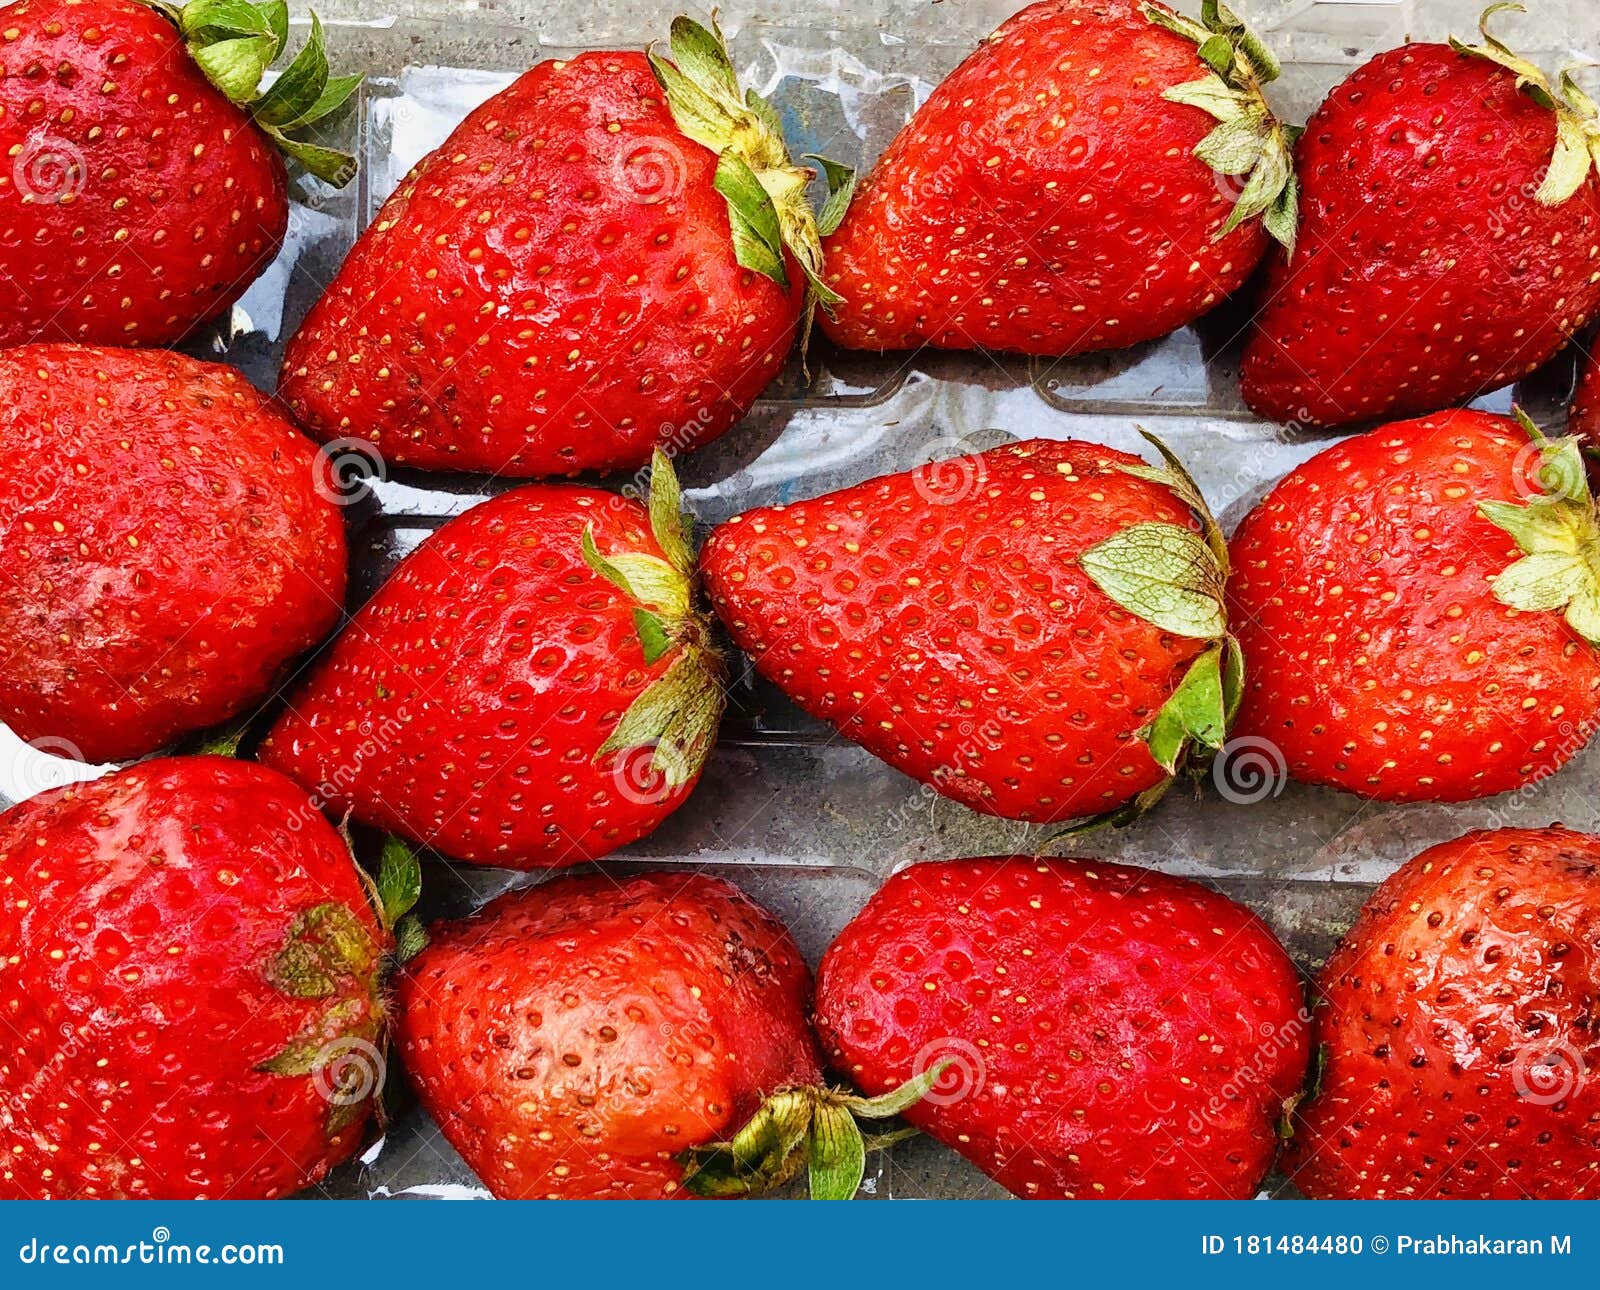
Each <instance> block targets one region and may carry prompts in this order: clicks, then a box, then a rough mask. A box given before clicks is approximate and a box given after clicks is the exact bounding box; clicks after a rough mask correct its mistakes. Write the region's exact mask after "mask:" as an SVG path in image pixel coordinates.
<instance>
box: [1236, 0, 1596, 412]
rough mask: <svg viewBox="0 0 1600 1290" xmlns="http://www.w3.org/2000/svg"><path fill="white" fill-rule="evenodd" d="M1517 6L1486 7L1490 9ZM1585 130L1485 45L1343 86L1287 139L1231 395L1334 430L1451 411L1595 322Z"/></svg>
mask: <svg viewBox="0 0 1600 1290" xmlns="http://www.w3.org/2000/svg"><path fill="white" fill-rule="evenodd" d="M1516 7H1518V6H1514V5H1505V4H1496V5H1494V6H1492V7H1491V8H1490V9H1488V10H1487V11H1486V12H1485V14H1484V20H1485V22H1486V21H1487V19H1488V18H1489V16H1490V15H1492V14H1493V13H1495V12H1496V11H1497V10H1500V9H1506V8H1516ZM1594 157H1600V118H1597V114H1596V110H1595V105H1594V103H1593V102H1592V101H1591V100H1589V99H1588V98H1587V97H1586V96H1585V95H1584V94H1583V93H1582V92H1581V91H1580V90H1579V89H1578V87H1577V85H1576V84H1575V83H1574V82H1573V81H1572V80H1571V78H1570V77H1569V76H1563V78H1562V80H1561V85H1560V88H1559V89H1558V88H1556V87H1555V86H1552V85H1551V83H1550V81H1549V80H1548V79H1547V78H1546V77H1545V75H1544V73H1542V72H1541V71H1540V70H1539V69H1538V68H1537V67H1534V66H1533V65H1532V64H1530V63H1528V62H1526V61H1524V60H1523V59H1520V58H1518V57H1517V56H1516V55H1515V54H1513V53H1512V52H1511V51H1510V50H1509V49H1508V48H1507V47H1506V46H1505V45H1504V44H1502V43H1501V42H1500V41H1499V40H1497V39H1496V38H1495V37H1493V36H1491V35H1490V34H1489V32H1488V30H1487V27H1486V26H1485V28H1484V31H1483V44H1482V45H1478V46H1469V45H1464V44H1462V43H1461V42H1459V41H1452V42H1451V44H1450V45H1427V44H1420V45H1406V46H1404V47H1403V48H1401V49H1395V50H1390V51H1389V52H1388V53H1384V54H1380V55H1378V57H1376V58H1374V59H1373V60H1372V61H1371V62H1369V63H1367V64H1366V65H1365V66H1363V67H1361V68H1358V69H1357V70H1356V71H1355V72H1353V73H1352V74H1351V75H1350V76H1349V78H1348V79H1346V80H1345V81H1344V82H1343V84H1341V85H1340V86H1338V88H1336V89H1335V90H1334V91H1333V93H1332V94H1331V95H1330V96H1329V97H1328V99H1327V101H1326V102H1324V103H1323V104H1322V106H1321V107H1320V108H1318V110H1317V112H1316V113H1315V115H1313V116H1312V118H1311V121H1310V122H1309V123H1308V124H1307V126H1306V129H1305V133H1304V135H1303V137H1302V139H1301V141H1300V145H1299V152H1298V158H1297V166H1298V170H1299V176H1300V236H1299V242H1298V247H1297V250H1296V252H1295V254H1294V256H1293V258H1290V257H1288V256H1279V257H1277V258H1276V259H1275V261H1274V262H1273V265H1272V269H1271V273H1270V275H1269V281H1268V285H1267V293H1266V298H1265V304H1264V305H1263V307H1262V308H1261V310H1260V311H1259V313H1258V315H1257V318H1256V323H1255V327H1254V330H1253V332H1252V335H1251V337H1250V340H1249V342H1248V345H1247V347H1246V349H1245V354H1244V364H1243V379H1244V397H1245V401H1246V402H1247V403H1248V404H1249V405H1250V406H1251V407H1252V408H1253V409H1255V410H1256V411H1257V412H1259V413H1260V414H1261V415H1263V416H1266V417H1270V418H1272V419H1273V420H1276V421H1284V422H1296V423H1299V424H1307V425H1318V426H1340V425H1347V424H1349V423H1351V422H1357V421H1373V420H1379V419H1382V418H1385V417H1401V416H1408V415H1417V414H1419V413H1425V412H1430V411H1433V410H1434V409H1436V408H1440V407H1444V406H1446V405H1449V404H1452V403H1459V402H1464V401H1465V400H1467V399H1470V398H1472V397H1473V396H1475V395H1477V394H1480V393H1482V392H1484V391H1487V390H1491V389H1494V388H1496V387H1498V386H1501V385H1505V384H1507V383H1509V382H1511V381H1515V380H1517V379H1518V378H1520V377H1522V376H1524V375H1526V374H1527V373H1529V372H1531V371H1533V370H1534V369H1535V368H1536V367H1538V366H1539V365H1540V364H1542V363H1544V362H1546V361H1547V360H1548V359H1550V358H1551V357H1552V356H1554V355H1555V353H1556V352H1557V351H1558V350H1559V349H1561V347H1562V346H1563V345H1565V344H1566V342H1567V341H1568V339H1570V338H1571V337H1572V335H1573V334H1574V333H1575V332H1577V331H1578V330H1579V329H1580V328H1582V327H1583V326H1584V324H1585V323H1586V322H1587V321H1588V320H1589V319H1590V318H1592V317H1594V316H1596V314H1600V263H1597V257H1600V177H1597V176H1596V175H1595V173H1594V171H1593V158H1594Z"/></svg>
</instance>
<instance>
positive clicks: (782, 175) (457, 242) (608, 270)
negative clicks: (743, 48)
mask: <svg viewBox="0 0 1600 1290" xmlns="http://www.w3.org/2000/svg"><path fill="white" fill-rule="evenodd" d="M672 53H673V57H674V58H675V59H676V60H677V63H676V65H674V64H673V63H669V62H667V61H666V60H664V59H661V58H658V57H656V56H655V55H654V54H651V55H649V56H648V58H647V56H646V55H643V54H637V53H619V52H608V51H598V52H592V53H586V54H582V55H580V56H579V57H577V58H575V59H572V60H571V61H570V62H546V63H540V64H539V65H538V66H536V67H534V68H533V69H532V70H531V71H529V72H528V73H527V74H526V75H524V76H522V77H521V78H520V79H519V80H517V81H516V82H515V83H514V84H512V85H511V86H510V87H509V88H507V89H506V90H504V91H503V92H501V93H500V94H497V95H495V96H494V97H493V98H492V99H490V100H489V101H488V102H487V103H485V104H484V105H483V106H482V107H480V108H478V109H477V110H476V111H475V112H473V113H472V114H471V115H470V116H468V117H467V119H466V120H465V121H463V122H462V123H461V125H460V126H459V127H457V129H456V131H455V132H454V133H453V134H452V135H451V136H450V138H449V139H447V140H446V141H445V143H444V144H443V146H442V147H440V148H439V149H438V150H437V151H435V152H433V153H431V154H430V155H429V156H427V157H425V158H424V159H423V160H422V162H421V163H420V164H419V165H418V166H417V167H416V168H415V169H414V170H413V171H412V172H411V174H410V175H409V176H407V178H406V181H405V182H404V183H403V184H402V185H401V187H400V188H399V190H398V191H397V192H396V193H395V194H394V195H393V196H392V197H390V199H389V200H388V202H387V203H386V204H385V205H384V207H383V209H382V210H381V211H380V212H379V213H378V218H377V222H376V223H374V224H373V225H372V226H371V227H370V228H368V229H367V231H366V233H365V234H364V235H363V236H362V238H361V241H360V242H358V243H357V244H356V247H355V249H354V250H353V251H352V252H351V254H350V257H349V259H347V260H346V261H345V264H344V267H343V268H342V269H341V270H340V272H339V276H338V277H337V278H335V279H334V282H333V285H332V286H331V287H330V288H329V290H328V293H327V295H326V296H324V297H323V298H322V300H321V301H320V302H319V303H318V304H317V306H316V307H315V308H314V309H313V310H312V312H311V314H310V315H309V316H308V317H307V319H306V321H305V324H304V325H303V326H302V327H301V329H300V332H299V334H298V335H297V336H295V338H294V339H293V341H292V342H291V343H290V345H289V348H288V351H287V353H286V355H285V358H284V368H283V378H282V392H283V396H284V397H285V398H286V399H287V400H288V402H289V405H290V406H291V407H292V408H293V409H294V411H295V414H296V415H297V417H298V418H299V419H300V420H301V421H302V422H304V423H305V424H306V425H308V426H310V427H311V428H312V430H313V431H314V432H315V433H317V434H318V435H321V436H322V437H324V438H328V439H332V438H337V437H341V436H346V435H362V436H365V437H367V438H370V439H371V441H372V442H373V443H374V444H375V445H377V447H378V449H379V451H380V452H382V453H383V455H384V456H385V457H387V458H388V459H389V460H390V461H392V462H397V463H401V464H404V465H410V466H421V467H424V468H428V469H458V470H484V471H493V472H495V473H497V474H508V475H522V476H528V475H573V474H577V473H578V472H580V471H584V470H611V469H617V468H629V467H637V466H642V465H643V464H644V463H645V462H647V461H648V460H649V459H650V454H651V450H652V449H653V448H654V447H656V446H657V445H662V446H666V447H668V448H669V449H671V450H672V451H674V452H677V451H685V450H687V449H689V448H692V447H694V446H695V445H697V444H700V443H705V442H707V441H709V440H711V439H714V438H716V437H717V436H718V435H720V434H722V433H723V432H724V431H725V430H727V429H728V427H729V426H731V425H733V423H734V422H736V421H737V420H739V418H740V417H742V416H743V415H744V413H745V412H746V411H747V410H748V409H749V407H750V404H751V403H752V402H753V401H754V399H755V397H756V396H757V395H758V394H759V393H760V392H761V390H762V389H763V388H764V387H765V386H766V385H767V383H768V382H769V381H770V380H771V379H772V378H773V376H775V375H776V374H777V372H778V370H779V368H780V367H781V366H782V363H783V359H784V356H785V354H786V353H787V352H788V350H789V347H790V344H791V342H792V341H793V338H794V330H795V323H796V320H797V318H798V317H799V316H800V313H801V307H802V299H803V297H804V295H805V280H806V279H807V278H814V277H815V274H816V271H817V268H818V266H819V264H820V260H819V258H818V255H819V252H818V245H817V244H818V233H817V224H816V219H815V217H814V216H813V215H812V213H811V210H810V208H809V206H807V204H806V197H805V188H806V184H807V182H808V181H809V179H810V177H811V172H810V171H808V170H804V169H801V168H799V167H796V166H794V165H793V164H791V163H790V161H789V158H788V154H787V153H786V152H785V150H784V144H783V139H782V135H781V133H780V131H779V128H778V122H777V119H776V117H775V116H774V115H773V113H772V110H771V108H769V107H768V106H767V105H766V104H765V103H763V102H762V101H761V100H760V99H759V98H756V97H755V96H754V95H753V94H752V95H750V96H749V97H748V98H744V97H740V93H739V89H738V84H737V79H736V77H735V75H734V70H733V65H732V64H731V63H730V62H729V61H728V56H727V52H726V50H725V49H724V48H723V45H722V38H721V34H720V33H718V32H716V31H715V30H714V29H713V31H707V30H706V29H704V28H703V27H700V26H698V25H697V24H695V23H693V22H691V21H689V20H688V19H687V18H679V19H677V20H676V21H674V23H673V24H672ZM846 174H848V172H847V171H843V170H842V168H840V167H830V175H834V176H835V178H836V181H837V178H838V176H839V175H846ZM821 295H822V298H824V299H828V298H829V297H828V296H827V294H826V293H825V292H823V293H821Z"/></svg>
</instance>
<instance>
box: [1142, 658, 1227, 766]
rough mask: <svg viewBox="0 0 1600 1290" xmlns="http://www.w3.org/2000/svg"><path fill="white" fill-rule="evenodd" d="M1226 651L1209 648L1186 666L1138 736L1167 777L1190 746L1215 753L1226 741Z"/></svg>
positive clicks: (1180, 762) (1178, 764)
mask: <svg viewBox="0 0 1600 1290" xmlns="http://www.w3.org/2000/svg"><path fill="white" fill-rule="evenodd" d="M1226 648H1227V647H1226V645H1225V644H1221V643H1219V644H1216V645H1212V646H1210V647H1208V648H1207V649H1206V650H1204V651H1203V652H1202V653H1201V654H1200V655H1199V656H1198V657H1197V658H1196V659H1195V660H1194V662H1192V663H1191V664H1189V669H1188V671H1186V672H1185V673H1184V674H1183V679H1182V680H1181V681H1179V682H1178V688H1177V689H1175V690H1174V691H1173V692H1172V695H1171V697H1170V698H1168V700H1167V701H1166V702H1165V703H1164V704H1162V705H1161V711H1160V712H1158V713H1156V717H1155V720H1154V721H1152V722H1151V723H1150V724H1149V725H1148V726H1146V727H1145V728H1144V729H1143V730H1141V731H1140V732H1139V736H1140V738H1142V739H1143V740H1144V741H1145V744H1146V745H1147V746H1148V747H1149V749H1150V756H1151V757H1153V758H1154V759H1155V762H1156V764H1157V765H1158V766H1160V767H1161V769H1162V770H1164V771H1166V772H1167V774H1169V775H1176V774H1177V773H1178V769H1179V767H1180V766H1181V764H1182V762H1183V759H1184V756H1185V754H1186V753H1187V752H1188V750H1189V747H1190V745H1191V743H1193V744H1198V745H1200V746H1201V747H1203V748H1209V749H1211V750H1213V751H1215V750H1217V749H1220V748H1221V747H1222V744H1223V740H1224V739H1225V738H1226V737H1227V730H1228V709H1227V703H1226V701H1225V699H1224V697H1223V686H1222V656H1223V654H1224V653H1225V652H1226Z"/></svg>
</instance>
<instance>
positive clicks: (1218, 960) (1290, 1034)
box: [817, 856, 1310, 1199]
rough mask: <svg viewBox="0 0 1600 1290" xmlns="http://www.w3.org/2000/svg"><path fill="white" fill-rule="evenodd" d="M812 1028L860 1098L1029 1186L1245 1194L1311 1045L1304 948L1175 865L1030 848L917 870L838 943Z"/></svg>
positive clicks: (825, 970)
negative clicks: (893, 1097)
mask: <svg viewBox="0 0 1600 1290" xmlns="http://www.w3.org/2000/svg"><path fill="white" fill-rule="evenodd" d="M817 1026H818V1030H819V1033H820V1034H821V1036H822V1040H823V1047H824V1049H825V1050H826V1052H827V1054H828V1056H829V1059H830V1061H831V1062H832V1064H833V1066H834V1067H835V1068H836V1069H837V1070H838V1071H839V1072H840V1073H842V1074H844V1075H846V1076H848V1077H849V1079H850V1080H851V1081H852V1082H854V1083H855V1084H857V1085H858V1086H859V1087H860V1088H861V1089H862V1090H863V1091H865V1092H868V1093H875V1092H881V1091H884V1090H887V1089H891V1088H893V1087H894V1086H895V1085H897V1084H899V1083H901V1081H904V1080H907V1079H909V1078H911V1077H912V1076H914V1075H917V1074H920V1073H922V1072H924V1071H926V1070H929V1069H932V1068H935V1067H942V1074H941V1075H940V1076H939V1078H938V1079H937V1080H936V1081H935V1082H934V1085H933V1088H932V1090H931V1091H930V1092H929V1093H928V1095H927V1097H926V1098H925V1100H923V1101H922V1102H921V1103H920V1104H916V1105H913V1106H911V1107H909V1108H908V1109H907V1110H906V1111H905V1115H906V1118H907V1119H908V1120H910V1121H911V1122H912V1123H913V1124H915V1125H917V1126H918V1127H919V1128H921V1129H923V1130H924V1131H925V1132H927V1133H929V1134H931V1135H932V1136H934V1137H935V1138H937V1139H939V1141H941V1142H943V1143H945V1144H946V1145H948V1146H950V1147H952V1148H954V1149H955V1150H956V1151H958V1152H960V1153H961V1154H962V1155H963V1156H965V1157H966V1158H967V1159H969V1160H971V1161H972V1162H973V1163H974V1164H975V1165H977V1166H978V1167H979V1168H980V1169H982V1170H983V1171H984V1172H985V1173H986V1174H988V1175H989V1176H990V1177H992V1178H994V1179H996V1180H997V1181H998V1182H999V1183H1000V1184H1001V1185H1002V1186H1004V1187H1005V1188H1006V1189H1007V1190H1009V1191H1011V1192H1013V1193H1015V1194H1016V1195H1018V1196H1022V1197H1027V1198H1031V1199H1060V1198H1071V1197H1082V1198H1097V1197H1104V1198H1107V1199H1118V1198H1135V1197H1150V1198H1163V1199H1190V1198H1214V1199H1220V1198H1232V1199H1240V1198H1243V1197H1246V1196H1249V1195H1250V1194H1251V1193H1252V1191H1253V1190H1254V1188H1255V1187H1256V1185H1257V1184H1258V1183H1259V1182H1260V1181H1261V1178H1262V1176H1263V1175H1264V1174H1265V1173H1266V1172H1267V1169H1268V1167H1269V1166H1270V1165H1271V1163H1272V1159H1273V1155H1274V1153H1275V1149H1276V1146H1277V1136H1276V1132H1275V1130H1276V1125H1277V1121H1278V1118H1279V1117H1280V1115H1281V1114H1282V1111H1283V1107H1284V1104H1285V1103H1286V1102H1287V1101H1289V1100H1290V1099H1291V1098H1292V1097H1293V1096H1294V1094H1295V1093H1296V1091H1297V1090H1298V1089H1299V1087H1300V1083H1301V1078H1302V1076H1303V1075H1304V1073H1305V1069H1306V1062H1307V1057H1308V1054H1309V1040H1310V1026H1309V1024H1308V1018H1306V1016H1305V1015H1304V1011H1303V1008H1302V1003H1301V992H1300V984H1299V980H1298V977H1297V975H1296V972H1295V968H1294V964H1293V963H1291V962H1290V960H1289V957H1288V956H1287V955H1286V954H1285V953H1284V952H1283V949H1282V948H1281V947H1280V946H1279V945H1278V943H1277V941H1276V940H1274V939H1273V936H1272V933H1271V932H1270V931H1269V930H1268V929H1267V927H1266V925H1265V924H1263V923H1262V922H1261V921H1260V920H1259V919H1258V918H1256V917H1255V915H1253V914H1251V913H1250V912H1249V911H1248V910H1245V909H1243V908H1242V907H1240V906H1239V905H1236V904H1234V903H1233V902H1232V901H1230V900H1228V899H1226V898H1225V897H1223V896H1220V895H1218V894H1217V893H1216V892H1213V891H1210V890H1208V889H1206V888H1204V887H1201V886H1199V885H1197V884H1195V883H1192V882H1187V881H1185V880H1184V879H1181V878H1174V877H1168V876H1166V875H1163V874H1157V873H1151V872H1148V871H1146V870H1143V869H1133V868H1127V867H1124V866H1122V865H1115V864H1105V863H1103V862H1101V861H1088V860H1060V859H1047V858H1039V857H1035V856H1012V857H995V858H991V859H984V860H952V861H949V862H945V863H933V864H919V865H913V866H912V867H911V868H909V869H904V870H901V871H900V872H899V873H897V874H896V875H895V876H894V877H893V878H891V879H890V880H889V881H888V883H887V884H885V886H884V887H883V889H882V890H881V891H879V892H878V894H877V895H875V896H874V897H873V898H872V900H871V901H870V902H869V903H868V904H867V907H866V908H865V909H864V910H862V911H861V913H860V914H858V915H857V916H856V917H855V919H854V920H853V921H852V922H851V923H850V925H849V926H848V927H846V928H845V930H844V931H843V932H842V933H840V935H839V938H838V939H837V940H836V941H834V943H833V944H832V945H831V946H830V947H829V949H828V952H827V955H826V956H825V957H824V958H823V960H822V967H821V968H820V969H819V972H818V977H817Z"/></svg>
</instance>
